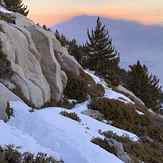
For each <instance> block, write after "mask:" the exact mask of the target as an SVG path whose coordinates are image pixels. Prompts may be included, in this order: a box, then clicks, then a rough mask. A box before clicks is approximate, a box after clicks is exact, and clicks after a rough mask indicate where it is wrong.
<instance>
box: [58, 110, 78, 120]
mask: <svg viewBox="0 0 163 163" xmlns="http://www.w3.org/2000/svg"><path fill="white" fill-rule="evenodd" d="M60 114H61V115H63V116H65V117H68V118H71V119H73V120H75V121H78V122H80V121H81V120H80V118H79V116H78V115H77V114H76V113H71V112H70V113H69V112H66V111H62V112H61V113H60Z"/></svg>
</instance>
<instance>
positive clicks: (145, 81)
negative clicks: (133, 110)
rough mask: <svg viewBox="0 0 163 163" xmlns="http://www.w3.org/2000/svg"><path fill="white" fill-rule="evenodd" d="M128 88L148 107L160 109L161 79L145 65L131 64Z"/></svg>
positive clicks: (155, 109)
mask: <svg viewBox="0 0 163 163" xmlns="http://www.w3.org/2000/svg"><path fill="white" fill-rule="evenodd" d="M127 86H128V88H129V89H130V90H131V91H133V92H134V93H135V95H136V96H138V97H139V98H140V99H141V100H143V102H144V103H145V104H146V106H147V107H149V108H151V109H153V110H154V111H158V110H159V109H160V99H161V87H160V85H159V79H157V77H156V76H155V75H152V74H150V73H149V72H148V68H147V67H146V66H145V65H141V63H140V62H139V61H138V62H137V64H134V65H132V66H130V70H129V72H128V79H127Z"/></svg>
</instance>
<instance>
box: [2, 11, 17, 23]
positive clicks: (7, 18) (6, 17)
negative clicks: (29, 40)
mask: <svg viewBox="0 0 163 163" xmlns="http://www.w3.org/2000/svg"><path fill="white" fill-rule="evenodd" d="M15 19H16V18H15V17H14V16H11V15H9V14H6V13H5V14H4V13H2V12H1V13H0V20H3V21H6V22H7V23H12V24H15Z"/></svg>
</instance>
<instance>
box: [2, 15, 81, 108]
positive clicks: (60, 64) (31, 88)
mask: <svg viewBox="0 0 163 163" xmlns="http://www.w3.org/2000/svg"><path fill="white" fill-rule="evenodd" d="M4 14H5V13H4ZM7 14H10V15H11V16H12V17H15V21H14V23H15V24H11V23H10V24H9V23H7V22H5V21H0V27H1V28H0V29H1V31H0V40H1V42H2V47H3V49H2V51H3V53H4V54H6V55H7V59H8V60H9V61H10V63H11V67H12V70H13V72H14V74H13V76H12V77H11V79H10V80H9V82H10V83H11V84H13V85H14V86H15V87H16V91H15V93H17V91H18V92H19V93H18V94H19V95H20V94H21V95H22V96H21V97H23V99H25V101H29V102H30V103H31V104H32V106H34V107H38V108H39V107H41V106H43V105H44V104H46V103H48V102H49V101H51V100H53V101H55V102H59V101H60V100H61V99H62V97H63V91H64V89H65V87H66V84H67V75H66V74H68V73H69V74H70V73H71V75H73V76H74V77H75V78H80V75H81V74H82V73H83V72H84V71H83V70H82V67H81V66H80V65H79V64H78V63H77V61H76V60H75V59H74V57H72V56H70V55H69V54H68V52H67V49H66V48H63V47H62V46H61V44H60V43H59V41H58V40H57V39H56V38H55V36H54V34H53V33H52V32H49V31H46V30H44V29H42V28H41V27H39V26H37V25H35V24H34V23H33V22H32V21H31V20H29V19H27V18H26V17H24V16H22V15H20V14H18V13H13V12H11V13H7ZM1 81H3V80H1ZM20 92H21V93H20Z"/></svg>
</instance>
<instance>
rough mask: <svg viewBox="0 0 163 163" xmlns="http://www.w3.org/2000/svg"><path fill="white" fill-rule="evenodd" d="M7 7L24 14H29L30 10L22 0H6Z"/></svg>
mask: <svg viewBox="0 0 163 163" xmlns="http://www.w3.org/2000/svg"><path fill="white" fill-rule="evenodd" d="M4 2H5V5H6V8H7V9H8V10H10V11H14V12H18V13H20V14H22V15H24V16H27V15H28V13H29V10H28V8H27V6H26V5H24V4H23V1H22V0H4Z"/></svg>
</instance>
